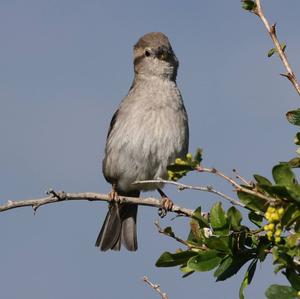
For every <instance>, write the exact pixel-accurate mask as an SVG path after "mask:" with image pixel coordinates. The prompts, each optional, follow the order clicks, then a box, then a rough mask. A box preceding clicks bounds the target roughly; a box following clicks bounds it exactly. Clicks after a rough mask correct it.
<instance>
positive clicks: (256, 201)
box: [237, 185, 271, 212]
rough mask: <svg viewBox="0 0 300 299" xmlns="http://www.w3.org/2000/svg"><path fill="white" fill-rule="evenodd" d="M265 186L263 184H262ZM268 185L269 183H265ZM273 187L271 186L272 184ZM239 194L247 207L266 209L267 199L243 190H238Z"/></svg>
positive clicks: (256, 209)
mask: <svg viewBox="0 0 300 299" xmlns="http://www.w3.org/2000/svg"><path fill="white" fill-rule="evenodd" d="M262 186H263V185H262ZM264 186H268V185H264ZM270 187H271V186H270ZM237 196H238V198H239V199H240V201H241V202H242V203H244V204H245V205H246V207H247V208H249V209H251V210H254V211H257V212H261V211H263V212H264V211H265V210H266V201H265V200H263V199H261V198H260V197H257V196H255V195H252V194H248V193H245V192H243V191H238V192H237Z"/></svg>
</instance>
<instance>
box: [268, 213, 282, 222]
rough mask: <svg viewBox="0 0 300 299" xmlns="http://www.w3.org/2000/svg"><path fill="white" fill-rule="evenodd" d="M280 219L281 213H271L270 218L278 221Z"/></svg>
mask: <svg viewBox="0 0 300 299" xmlns="http://www.w3.org/2000/svg"><path fill="white" fill-rule="evenodd" d="M279 219H280V218H279V215H278V213H277V212H273V213H271V215H270V220H272V221H278V220H279Z"/></svg>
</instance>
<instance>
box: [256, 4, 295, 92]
mask: <svg viewBox="0 0 300 299" xmlns="http://www.w3.org/2000/svg"><path fill="white" fill-rule="evenodd" d="M255 4H256V7H255V8H254V10H253V12H254V13H255V14H256V15H257V16H258V17H259V18H260V19H261V21H262V22H263V24H264V25H265V27H266V28H267V31H268V33H269V35H270V37H271V39H272V41H273V43H274V46H275V48H276V50H277V53H278V55H279V57H280V59H281V61H282V63H283V65H284V67H285V68H286V70H287V73H286V74H282V75H283V76H284V77H287V78H288V79H289V80H290V82H291V83H292V84H293V86H294V88H295V89H296V91H297V93H298V95H300V85H299V83H298V81H297V78H296V76H295V74H294V72H293V70H292V68H291V66H290V64H289V62H288V59H287V56H286V54H285V52H284V51H283V49H282V47H281V45H280V42H279V40H278V38H277V35H276V29H275V27H276V24H274V25H272V26H270V24H269V22H268V20H267V19H266V17H265V15H264V12H263V9H262V6H261V3H260V0H255Z"/></svg>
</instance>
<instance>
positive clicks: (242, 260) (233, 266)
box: [215, 254, 253, 281]
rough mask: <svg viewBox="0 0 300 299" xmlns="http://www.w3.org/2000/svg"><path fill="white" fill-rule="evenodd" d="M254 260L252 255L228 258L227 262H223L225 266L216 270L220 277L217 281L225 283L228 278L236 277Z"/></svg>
mask: <svg viewBox="0 0 300 299" xmlns="http://www.w3.org/2000/svg"><path fill="white" fill-rule="evenodd" d="M251 259H253V255H252V254H243V255H235V256H234V257H233V256H230V258H229V257H228V258H227V261H225V260H223V261H224V263H225V265H222V267H221V265H220V266H219V268H220V267H221V269H220V270H219V268H218V269H217V270H216V272H217V271H218V272H219V273H218V272H217V274H218V275H215V276H217V280H216V281H223V280H226V279H227V278H229V277H231V276H233V275H235V274H236V273H237V272H238V271H239V270H240V269H241V268H242V267H243V266H244V265H245V264H246V263H247V262H248V261H249V260H251Z"/></svg>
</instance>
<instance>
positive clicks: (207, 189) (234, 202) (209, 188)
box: [133, 179, 245, 208]
mask: <svg viewBox="0 0 300 299" xmlns="http://www.w3.org/2000/svg"><path fill="white" fill-rule="evenodd" d="M153 183H163V184H169V185H175V186H176V187H177V188H178V189H179V190H185V189H188V190H197V191H204V192H210V193H214V194H216V195H218V196H221V197H223V198H225V199H226V200H228V201H229V202H230V203H231V204H232V205H236V206H240V207H243V208H245V205H244V204H243V203H241V202H239V201H237V200H235V199H233V198H232V197H230V196H229V195H226V194H224V193H222V192H220V191H218V190H215V189H214V188H213V187H212V186H207V187H204V186H192V185H186V184H182V183H178V182H174V181H169V180H163V179H156V180H146V181H136V182H134V183H133V184H153Z"/></svg>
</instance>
